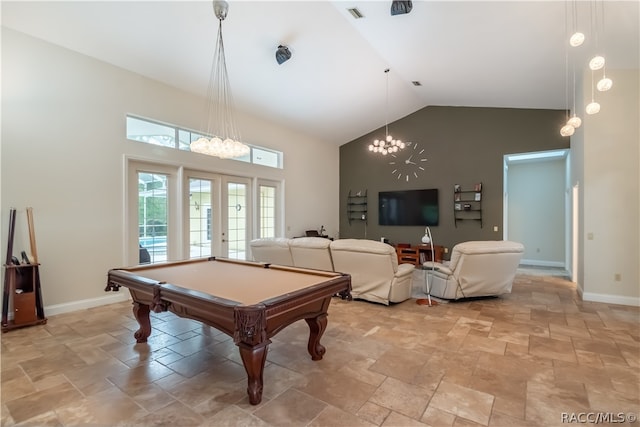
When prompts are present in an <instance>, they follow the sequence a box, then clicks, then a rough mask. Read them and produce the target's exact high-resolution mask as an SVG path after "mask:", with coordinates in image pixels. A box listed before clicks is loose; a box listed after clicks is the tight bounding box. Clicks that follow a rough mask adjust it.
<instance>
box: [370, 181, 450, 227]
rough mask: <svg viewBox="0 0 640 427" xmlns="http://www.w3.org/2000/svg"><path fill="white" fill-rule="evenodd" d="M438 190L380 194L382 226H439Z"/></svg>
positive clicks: (379, 214)
mask: <svg viewBox="0 0 640 427" xmlns="http://www.w3.org/2000/svg"><path fill="white" fill-rule="evenodd" d="M438 217H439V214H438V189H437V188H432V189H427V190H405V191H381V192H379V193H378V222H379V224H380V225H422V226H427V225H428V226H434V225H438V219H439V218H438Z"/></svg>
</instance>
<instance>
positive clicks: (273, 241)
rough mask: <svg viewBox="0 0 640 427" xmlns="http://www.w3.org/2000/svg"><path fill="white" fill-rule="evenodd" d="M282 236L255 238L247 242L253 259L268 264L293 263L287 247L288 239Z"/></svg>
mask: <svg viewBox="0 0 640 427" xmlns="http://www.w3.org/2000/svg"><path fill="white" fill-rule="evenodd" d="M290 240H291V239H287V238H284V237H275V238H269V239H267V238H265V239H255V240H252V241H251V242H249V247H250V248H251V256H252V257H253V260H254V261H259V262H267V263H270V264H280V265H294V264H293V258H292V257H291V250H290V249H289V241H290Z"/></svg>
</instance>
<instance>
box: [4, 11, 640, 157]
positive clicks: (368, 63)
mask: <svg viewBox="0 0 640 427" xmlns="http://www.w3.org/2000/svg"><path fill="white" fill-rule="evenodd" d="M390 4H391V2H390V1H231V2H230V5H229V14H228V17H227V19H226V20H225V21H224V23H223V33H224V39H225V48H226V53H227V65H228V69H229V74H230V79H231V87H232V91H233V95H234V98H235V103H236V107H238V108H240V109H243V110H246V111H248V112H251V113H253V114H259V115H261V116H264V117H266V118H267V119H269V120H272V121H274V122H278V123H282V124H285V125H287V126H289V127H292V128H294V129H298V130H300V131H302V132H306V133H308V134H310V135H312V136H315V137H318V138H321V139H323V140H326V141H329V142H331V143H335V144H336V145H340V144H344V143H346V142H348V141H350V140H352V139H354V138H357V137H359V136H361V135H364V134H366V133H368V132H370V131H372V130H374V129H377V128H379V127H381V126H383V125H384V123H385V120H387V117H388V120H389V121H390V122H391V121H393V120H395V119H398V118H400V117H403V116H405V115H407V114H410V113H412V112H414V111H417V110H419V109H421V108H423V107H426V106H429V105H449V106H477V107H507V108H550V109H564V108H565V107H566V106H567V105H569V107H571V102H572V101H571V100H569V102H568V103H567V90H566V89H567V85H566V81H567V73H566V70H567V64H569V67H568V68H569V71H570V72H569V81H570V82H571V80H572V71H571V70H572V69H573V64H575V66H576V70H577V72H578V74H580V72H581V70H583V69H585V68H586V64H587V62H588V60H589V58H590V57H591V56H593V55H594V54H596V53H599V54H602V55H604V56H605V58H606V60H607V67H608V69H609V70H611V72H609V73H608V74H609V76H610V77H612V78H613V79H614V88H615V69H616V68H634V69H637V68H639V65H638V64H639V62H640V61H639V51H640V47H639V40H640V35H639V28H640V25H639V2H637V1H622V2H613V1H603V0H598V1H588V2H580V1H568V2H564V1H532V2H524V1H502V2H492V1H467V2H465V1H414V2H413V10H412V11H411V13H409V14H405V15H396V16H391V14H390V12H389V11H390ZM350 8H357V9H358V10H359V11H360V13H361V14H362V15H363V17H362V18H360V19H355V18H354V17H353V16H352V14H351V13H350V12H349V11H348V9H350ZM2 25H3V26H6V27H8V28H11V29H14V30H17V31H21V32H24V33H26V34H29V35H32V36H34V37H37V38H41V39H44V40H46V41H49V42H51V43H54V44H57V45H60V46H63V47H66V48H68V49H71V50H74V51H78V52H80V53H83V54H86V55H88V56H91V57H95V58H98V59H100V60H103V61H106V62H108V63H111V64H114V65H116V66H119V67H122V68H125V69H127V70H131V71H133V72H136V73H139V74H142V75H145V76H148V77H150V78H152V79H156V80H159V81H161V82H164V83H167V84H169V85H172V86H176V87H178V88H182V89H184V90H187V91H190V92H193V93H198V94H206V90H207V85H208V78H209V72H210V65H211V60H212V57H213V47H214V45H215V38H216V32H217V25H218V22H217V20H216V18H215V16H214V14H213V9H212V3H211V2H210V1H194V2H189V1H158V2H156V1H140V2H130V1H126V2H115V1H105V2H81V1H71V2H30V1H17V2H11V1H3V2H2ZM574 26H577V28H578V29H580V30H582V31H583V32H584V33H585V34H586V36H587V41H586V42H585V44H584V45H582V46H581V47H579V48H567V38H568V35H569V33H570V32H573V29H574ZM279 44H284V45H287V46H289V48H290V50H291V52H292V58H291V59H290V60H289V61H287V62H285V63H284V64H282V65H278V63H277V62H276V60H275V50H276V48H277V46H278V45H279ZM386 68H390V73H389V101H388V102H389V107H388V112H387V107H386V99H387V98H386V75H385V73H384V70H385V69H386ZM599 75H600V74H598V76H599ZM413 81H418V82H420V83H421V86H415V85H414V84H413V83H412V82H413ZM569 86H571V83H570V85H569ZM571 92H572V90H569V96H571ZM599 96H606V94H603V95H599ZM578 108H579V109H581V108H582V107H581V106H578Z"/></svg>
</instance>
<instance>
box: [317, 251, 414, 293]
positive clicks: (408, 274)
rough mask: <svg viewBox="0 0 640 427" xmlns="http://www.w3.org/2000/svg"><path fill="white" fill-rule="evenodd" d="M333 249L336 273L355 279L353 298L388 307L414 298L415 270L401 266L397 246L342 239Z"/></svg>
mask: <svg viewBox="0 0 640 427" xmlns="http://www.w3.org/2000/svg"><path fill="white" fill-rule="evenodd" d="M329 247H330V249H331V258H332V259H333V267H334V270H335V271H339V272H344V273H349V274H350V275H351V295H352V296H353V298H357V299H364V300H367V301H371V302H377V303H381V304H385V305H389V303H390V302H402V301H405V300H407V299H409V298H411V279H412V276H413V270H414V269H415V266H414V265H412V264H400V265H398V256H397V255H396V250H395V249H394V248H393V246H391V245H387V244H386V243H381V242H376V241H373V240H362V239H340V240H335V241H333V242H331V244H330V246H329Z"/></svg>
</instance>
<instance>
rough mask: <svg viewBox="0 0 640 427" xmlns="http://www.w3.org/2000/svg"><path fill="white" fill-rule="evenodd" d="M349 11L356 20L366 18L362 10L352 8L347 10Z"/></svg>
mask: <svg viewBox="0 0 640 427" xmlns="http://www.w3.org/2000/svg"><path fill="white" fill-rule="evenodd" d="M347 10H348V11H349V13H350V14H351V16H353V17H354V18H356V19H360V18H364V15H363V14H362V12H360V10H358V8H357V7H352V8H350V9H347Z"/></svg>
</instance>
